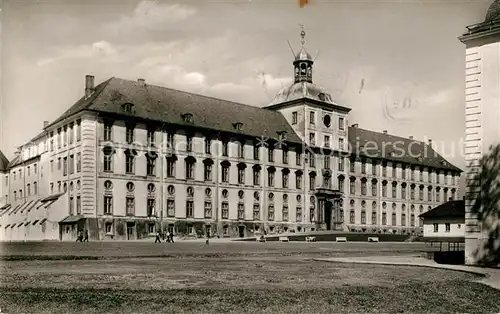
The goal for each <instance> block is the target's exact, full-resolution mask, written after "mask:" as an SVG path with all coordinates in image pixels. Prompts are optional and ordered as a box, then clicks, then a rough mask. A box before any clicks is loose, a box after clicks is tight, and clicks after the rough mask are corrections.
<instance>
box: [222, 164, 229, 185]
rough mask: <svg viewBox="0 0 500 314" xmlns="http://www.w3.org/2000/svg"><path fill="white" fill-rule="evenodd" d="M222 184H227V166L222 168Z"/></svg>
mask: <svg viewBox="0 0 500 314" xmlns="http://www.w3.org/2000/svg"><path fill="white" fill-rule="evenodd" d="M222 182H225V183H228V182H229V167H228V166H222Z"/></svg>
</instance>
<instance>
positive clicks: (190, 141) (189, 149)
mask: <svg viewBox="0 0 500 314" xmlns="http://www.w3.org/2000/svg"><path fill="white" fill-rule="evenodd" d="M186 151H187V152H192V151H193V136H191V135H189V134H187V135H186Z"/></svg>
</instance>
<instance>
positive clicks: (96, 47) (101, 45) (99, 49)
mask: <svg viewBox="0 0 500 314" xmlns="http://www.w3.org/2000/svg"><path fill="white" fill-rule="evenodd" d="M55 50H56V51H55V53H54V55H53V56H52V57H50V58H45V59H41V60H39V61H38V62H37V65H38V66H45V65H48V64H51V63H54V62H56V61H60V60H68V59H89V58H99V57H109V56H114V55H116V54H117V52H118V51H117V49H116V48H115V47H114V46H113V45H112V44H110V43H108V42H107V41H104V40H102V41H98V42H95V43H92V44H90V45H80V46H68V47H62V48H56V49H55Z"/></svg>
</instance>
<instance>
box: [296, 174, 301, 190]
mask: <svg viewBox="0 0 500 314" xmlns="http://www.w3.org/2000/svg"><path fill="white" fill-rule="evenodd" d="M295 188H296V189H302V175H301V174H296V175H295Z"/></svg>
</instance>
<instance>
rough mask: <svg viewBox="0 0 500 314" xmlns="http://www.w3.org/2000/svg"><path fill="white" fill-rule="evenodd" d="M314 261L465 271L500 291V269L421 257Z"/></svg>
mask: <svg viewBox="0 0 500 314" xmlns="http://www.w3.org/2000/svg"><path fill="white" fill-rule="evenodd" d="M314 260H316V261H325V262H336V263H358V264H380V265H402V266H419V267H432V268H440V269H449V270H456V271H464V272H468V273H473V274H477V275H481V276H484V277H482V278H481V279H478V280H476V281H477V282H479V283H482V284H485V285H488V286H491V287H493V288H495V289H498V290H500V269H495V268H483V267H473V266H465V265H446V264H438V263H436V262H434V261H433V260H429V259H426V258H424V257H422V256H419V255H406V256H365V257H328V258H315V259H314Z"/></svg>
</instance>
